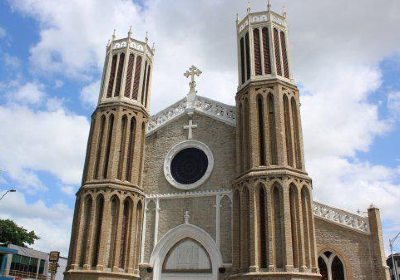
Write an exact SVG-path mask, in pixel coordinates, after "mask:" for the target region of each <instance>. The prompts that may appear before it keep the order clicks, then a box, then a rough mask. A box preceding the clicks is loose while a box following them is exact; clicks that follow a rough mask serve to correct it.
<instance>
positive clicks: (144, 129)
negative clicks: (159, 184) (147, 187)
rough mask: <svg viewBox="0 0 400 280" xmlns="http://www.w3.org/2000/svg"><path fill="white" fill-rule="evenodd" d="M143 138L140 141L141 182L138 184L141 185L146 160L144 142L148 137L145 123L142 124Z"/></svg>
mask: <svg viewBox="0 0 400 280" xmlns="http://www.w3.org/2000/svg"><path fill="white" fill-rule="evenodd" d="M141 135H142V138H141V140H140V146H141V147H140V150H141V155H140V162H139V180H138V183H139V184H140V183H141V182H142V173H143V159H144V141H145V135H146V124H145V122H142V133H141Z"/></svg>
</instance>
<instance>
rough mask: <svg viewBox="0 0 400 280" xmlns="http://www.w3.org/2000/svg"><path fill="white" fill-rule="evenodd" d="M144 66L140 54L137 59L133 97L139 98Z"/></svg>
mask: <svg viewBox="0 0 400 280" xmlns="http://www.w3.org/2000/svg"><path fill="white" fill-rule="evenodd" d="M141 68H142V57H141V56H138V57H137V59H136V67H135V80H134V81H133V91H132V92H133V93H132V99H133V100H137V97H138V94H139V81H140V69H141Z"/></svg>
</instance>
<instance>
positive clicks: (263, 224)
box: [258, 185, 269, 268]
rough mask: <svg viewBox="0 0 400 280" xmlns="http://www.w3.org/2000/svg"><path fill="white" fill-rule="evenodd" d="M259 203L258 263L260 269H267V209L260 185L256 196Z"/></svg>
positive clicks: (263, 192) (262, 187)
mask: <svg viewBox="0 0 400 280" xmlns="http://www.w3.org/2000/svg"><path fill="white" fill-rule="evenodd" d="M258 199H259V202H258V205H259V226H260V232H259V238H260V242H259V246H260V251H259V258H260V259H259V262H260V267H261V268H267V267H268V262H267V252H269V248H267V246H268V245H267V244H268V242H267V240H268V236H267V225H268V223H267V218H266V217H267V212H266V210H267V208H266V207H265V205H266V203H265V199H266V196H265V191H264V186H262V185H260V190H259V196H258Z"/></svg>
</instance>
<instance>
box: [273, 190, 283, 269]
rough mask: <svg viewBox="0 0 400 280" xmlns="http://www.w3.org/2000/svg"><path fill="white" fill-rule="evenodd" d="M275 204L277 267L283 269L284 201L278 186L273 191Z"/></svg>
mask: <svg viewBox="0 0 400 280" xmlns="http://www.w3.org/2000/svg"><path fill="white" fill-rule="evenodd" d="M273 196H274V198H273V202H274V208H273V209H274V228H275V244H274V251H275V262H276V263H275V267H277V268H283V257H284V252H283V249H284V244H283V238H282V233H283V231H282V225H283V213H282V205H281V203H282V199H281V191H280V190H279V189H278V186H275V187H274V190H273Z"/></svg>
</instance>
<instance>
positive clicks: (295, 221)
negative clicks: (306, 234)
mask: <svg viewBox="0 0 400 280" xmlns="http://www.w3.org/2000/svg"><path fill="white" fill-rule="evenodd" d="M289 199H290V220H291V226H292V227H291V228H292V248H293V266H294V267H295V268H299V262H300V233H299V229H300V221H299V212H298V207H299V197H298V192H297V189H296V186H295V185H291V186H290V190H289Z"/></svg>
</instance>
